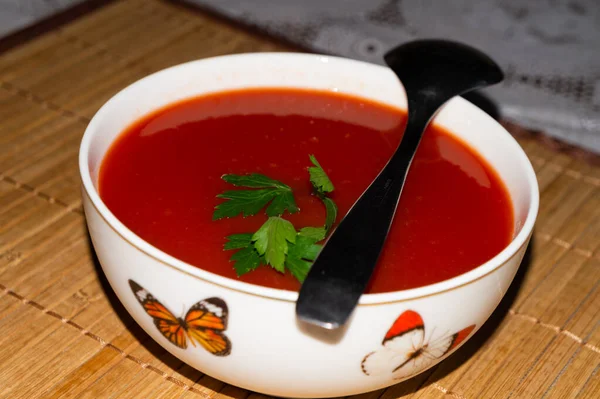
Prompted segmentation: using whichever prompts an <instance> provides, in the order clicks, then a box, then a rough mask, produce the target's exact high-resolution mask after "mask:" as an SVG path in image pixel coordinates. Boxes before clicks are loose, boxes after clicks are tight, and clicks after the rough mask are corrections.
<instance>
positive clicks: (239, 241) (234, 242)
mask: <svg viewBox="0 0 600 399" xmlns="http://www.w3.org/2000/svg"><path fill="white" fill-rule="evenodd" d="M226 238H227V242H226V243H225V246H224V247H223V248H224V249H226V250H227V249H240V248H246V247H249V246H250V244H252V233H243V234H232V235H230V236H227V237H226Z"/></svg>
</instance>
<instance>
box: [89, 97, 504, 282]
mask: <svg viewBox="0 0 600 399" xmlns="http://www.w3.org/2000/svg"><path fill="white" fill-rule="evenodd" d="M404 125H405V114H404V113H403V112H401V111H399V110H397V109H394V108H391V107H388V106H385V105H382V104H378V103H374V102H370V101H366V100H364V99H360V98H355V97H350V96H346V95H341V94H338V93H334V92H322V91H304V90H294V89H283V88H282V89H252V90H239V91H229V92H220V93H215V94H210V95H206V96H202V97H198V98H194V99H189V100H186V101H183V102H179V103H176V104H172V105H170V106H168V107H166V108H164V109H161V110H159V111H157V112H155V113H153V114H151V115H148V116H146V117H144V118H142V119H141V120H139V121H138V122H136V123H135V124H133V125H132V126H130V127H129V128H128V129H127V130H126V131H124V132H123V133H122V134H121V135H120V136H119V138H118V139H117V140H116V141H115V142H114V143H113V145H112V146H111V148H110V149H109V151H108V153H107V155H106V156H105V158H104V160H103V163H102V166H101V170H100V177H99V191H100V196H101V198H102V200H103V201H104V202H105V203H106V205H107V206H108V208H109V209H110V211H111V212H112V213H113V214H114V215H115V216H116V217H117V218H118V219H119V220H120V221H121V222H122V223H123V224H124V225H125V226H127V227H128V228H129V229H130V230H132V231H133V232H134V233H135V234H137V235H138V236H140V237H141V238H142V239H144V240H146V241H147V242H149V243H150V244H152V245H154V246H155V247H157V248H159V249H161V250H163V251H164V252H166V253H168V254H170V255H172V256H174V257H176V258H178V259H181V260H182V261H185V262H187V263H190V264H192V265H195V266H197V267H199V268H202V269H204V270H206V271H209V272H213V273H216V274H219V275H221V276H225V277H229V278H232V279H239V280H241V281H245V282H248V283H252V284H258V285H262V286H267V287H273V288H279V289H285V290H298V289H299V287H300V283H299V282H298V281H297V280H296V279H295V278H294V277H293V276H292V275H291V274H290V273H289V272H286V273H280V272H277V271H276V270H274V269H273V268H271V267H270V266H260V267H258V268H257V269H256V270H254V271H252V272H249V273H247V274H244V275H242V276H241V277H238V276H237V275H236V272H235V270H234V268H233V263H232V262H231V261H230V257H231V255H232V251H225V250H224V249H223V245H224V243H225V241H226V240H225V237H226V236H229V235H231V234H236V233H248V232H255V231H256V230H257V229H258V228H259V227H260V226H261V225H262V224H263V223H264V222H265V221H266V219H267V216H266V215H265V213H264V212H260V213H259V214H257V215H256V216H251V217H245V218H244V217H241V216H239V217H232V218H228V219H227V218H226V219H220V220H216V221H213V220H212V215H213V211H214V208H215V206H216V205H218V204H219V203H221V202H222V200H220V199H218V198H217V195H218V194H220V193H222V192H224V191H226V190H231V189H235V188H234V187H232V186H231V185H229V184H227V183H226V182H224V181H223V180H222V179H221V177H222V176H223V175H224V174H229V173H233V174H239V175H242V174H249V173H261V174H264V175H266V176H268V177H270V178H273V179H277V180H280V181H281V182H283V183H285V184H287V185H288V186H290V187H291V188H292V189H293V194H294V197H295V199H296V203H297V204H298V207H299V208H300V212H298V213H295V214H292V215H290V214H288V213H285V214H283V216H282V217H283V218H285V219H287V220H289V221H291V222H292V223H293V224H294V226H295V227H296V228H297V229H298V230H299V229H300V228H301V227H304V226H320V225H323V223H324V220H325V207H324V206H323V203H322V202H321V201H320V200H319V198H317V197H316V196H315V195H314V194H313V190H312V187H311V185H310V182H309V179H308V172H307V167H308V166H310V162H309V158H308V157H309V154H314V155H315V156H316V158H317V159H318V161H319V163H320V164H321V166H322V167H323V169H324V170H325V171H326V173H327V174H328V175H329V177H330V179H331V181H332V182H333V184H334V186H335V190H334V192H333V193H331V197H332V198H333V199H334V200H335V202H336V203H337V205H338V207H339V217H338V221H339V220H340V218H341V217H342V216H343V215H344V214H345V213H346V212H347V211H348V209H349V208H350V207H351V206H352V204H353V203H354V202H355V201H356V199H357V198H358V197H359V196H360V195H361V193H362V192H363V191H364V190H365V189H366V188H367V186H368V185H369V184H370V182H371V181H372V180H373V179H374V178H375V177H376V176H377V174H378V173H379V171H380V170H381V169H382V168H383V167H384V166H385V164H386V163H387V161H388V160H389V158H390V157H391V155H392V153H393V152H394V150H395V149H396V147H397V146H398V144H399V142H400V139H401V137H402V132H403V130H404ZM481 134H485V132H481ZM513 231H514V218H513V209H512V205H511V201H510V197H509V194H508V192H507V190H506V188H505V186H504V184H503V182H502V181H501V180H500V178H499V176H498V175H497V173H496V172H495V171H494V170H493V169H492V168H491V167H490V166H489V165H488V164H487V162H486V161H485V160H484V159H482V158H481V156H479V155H478V154H477V153H476V152H474V151H473V150H472V149H471V148H469V147H468V146H467V145H466V144H465V143H463V142H461V141H460V140H459V139H457V138H456V137H454V136H453V135H452V134H451V133H449V132H447V131H445V130H444V129H442V128H440V127H437V126H435V125H434V126H431V127H430V128H429V129H428V130H427V132H426V133H425V135H424V137H423V140H422V142H421V144H420V147H419V150H418V152H417V154H416V157H415V159H414V162H413V164H412V166H411V169H410V171H409V174H408V177H407V181H406V184H405V187H404V191H403V193H402V197H401V199H400V203H399V205H398V211H397V213H396V216H395V220H394V223H393V225H392V228H391V230H390V234H389V237H388V240H387V242H386V244H385V247H384V250H383V253H382V255H381V257H380V260H379V263H378V265H377V268H376V270H375V273H374V275H373V278H372V280H371V283H370V285H369V288H368V291H367V292H369V293H380V292H390V291H397V290H403V289H408V288H414V287H419V286H424V285H427V284H432V283H436V282H439V281H442V280H446V279H449V278H452V277H455V276H457V275H459V274H462V273H465V272H467V271H469V270H471V269H473V268H475V267H477V266H479V265H481V264H482V263H484V262H486V261H487V260H489V259H491V258H492V257H493V256H495V255H496V254H498V253H499V252H500V251H501V250H502V249H504V248H505V247H506V245H507V244H508V243H509V242H510V240H511V239H512V237H513Z"/></svg>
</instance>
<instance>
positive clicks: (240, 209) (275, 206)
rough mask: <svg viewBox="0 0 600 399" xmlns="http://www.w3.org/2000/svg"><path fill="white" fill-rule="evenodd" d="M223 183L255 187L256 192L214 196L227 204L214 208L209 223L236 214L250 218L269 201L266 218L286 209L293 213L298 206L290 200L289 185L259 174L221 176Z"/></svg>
mask: <svg viewBox="0 0 600 399" xmlns="http://www.w3.org/2000/svg"><path fill="white" fill-rule="evenodd" d="M222 179H223V180H225V181H226V182H227V183H230V184H233V185H234V186H237V187H248V188H258V189H259V190H231V191H225V192H224V193H223V194H219V195H217V197H218V198H223V199H226V200H228V201H226V202H223V203H221V204H219V205H217V206H216V208H215V212H214V213H213V220H217V219H222V218H224V217H234V216H237V215H239V214H240V213H241V214H243V215H244V216H254V215H256V214H257V213H258V212H259V211H260V210H261V209H262V208H264V207H265V205H267V204H268V203H269V202H270V205H269V206H268V207H267V211H266V212H267V215H269V216H276V215H281V214H282V213H283V212H285V211H286V210H287V211H288V212H290V213H296V212H298V211H299V210H300V209H298V205H296V201H295V200H294V195H293V194H292V189H291V188H290V186H288V185H285V184H283V183H282V182H280V181H277V180H274V179H271V178H269V177H267V176H265V175H261V174H259V173H253V174H251V175H247V176H239V175H225V176H223V177H222Z"/></svg>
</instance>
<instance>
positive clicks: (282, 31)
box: [185, 0, 600, 153]
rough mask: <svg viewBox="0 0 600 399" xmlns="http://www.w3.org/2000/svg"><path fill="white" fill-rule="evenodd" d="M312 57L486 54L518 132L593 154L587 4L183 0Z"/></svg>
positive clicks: (594, 23)
mask: <svg viewBox="0 0 600 399" xmlns="http://www.w3.org/2000/svg"><path fill="white" fill-rule="evenodd" d="M185 1H186V2H188V3H193V4H196V5H200V6H202V7H204V8H208V9H211V10H213V11H215V12H217V13H220V14H222V15H224V16H226V17H229V18H231V19H233V20H236V21H239V22H242V23H245V24H248V25H252V26H255V27H257V28H260V29H262V30H264V31H266V32H267V33H270V34H273V35H276V36H279V37H282V38H284V39H286V40H288V41H290V42H292V43H297V44H298V45H301V46H303V47H305V48H308V49H311V50H312V51H315V52H319V53H324V54H332V55H340V56H344V57H348V58H354V59H359V60H364V61H368V62H373V63H378V64H382V63H383V60H382V55H383V54H384V53H385V52H386V51H387V50H388V49H390V48H391V47H393V46H395V45H398V44H400V43H403V42H406V41H409V40H413V39H418V38H446V39H452V40H457V41H461V42H464V43H467V44H470V45H472V46H474V47H476V48H479V49H481V50H483V51H484V52H486V53H488V54H490V55H491V56H492V57H493V58H494V59H495V60H496V61H497V62H498V63H499V64H500V65H501V66H502V68H503V69H504V71H505V73H506V79H505V81H504V82H503V83H502V84H501V85H498V86H496V87H492V88H490V89H486V90H485V92H484V93H485V94H486V95H488V96H489V97H491V98H492V100H493V101H494V102H495V103H496V104H497V105H498V107H499V111H500V114H501V115H502V116H503V117H504V118H505V119H507V120H509V121H512V122H515V123H518V124H520V125H521V126H523V127H526V128H530V129H535V130H541V131H543V132H544V133H545V134H548V135H550V136H553V137H555V138H558V139H560V140H563V141H565V142H567V143H570V144H574V145H577V146H580V147H583V148H585V149H588V150H591V151H594V152H597V153H600V7H598V4H597V0H572V1H559V0H528V1H520V0H508V1H506V0H478V1H471V0H444V1H436V0H413V1H407V0H302V1H298V0H246V1H239V0H185Z"/></svg>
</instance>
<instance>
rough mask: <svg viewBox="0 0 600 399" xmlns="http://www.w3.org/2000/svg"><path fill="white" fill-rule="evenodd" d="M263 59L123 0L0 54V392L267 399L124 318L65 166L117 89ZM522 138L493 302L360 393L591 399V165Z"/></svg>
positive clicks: (72, 169)
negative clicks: (429, 364)
mask: <svg viewBox="0 0 600 399" xmlns="http://www.w3.org/2000/svg"><path fill="white" fill-rule="evenodd" d="M274 50H286V49H285V48H284V47H282V46H281V45H278V44H274V43H273V42H271V41H269V40H268V39H266V38H264V37H260V36H256V35H252V34H250V33H248V32H246V31H243V30H240V29H237V28H235V27H233V26H232V25H229V24H227V23H225V22H222V21H220V20H216V19H214V18H212V17H209V16H207V15H203V14H201V13H197V12H193V11H191V10H189V9H187V8H182V7H180V6H177V5H175V4H173V3H170V2H164V1H159V0H123V1H118V2H113V3H111V4H109V5H107V6H105V7H102V8H100V9H98V10H96V11H94V12H93V13H90V14H88V15H86V16H83V17H81V18H78V19H77V20H75V21H74V22H71V23H69V24H67V25H64V26H61V27H60V28H57V29H55V30H52V31H50V32H48V33H46V34H44V35H42V36H40V37H39V38H37V39H35V40H33V41H30V42H28V43H26V44H23V45H20V46H18V47H16V48H13V49H12V50H10V51H8V52H6V53H4V54H2V55H0V104H1V105H0V397H1V398H33V397H44V398H53V397H61V398H62V397H95V398H97V397H109V396H110V397H119V398H128V397H136V398H145V397H161V398H162V397H165V398H175V397H190V398H191V397H209V396H210V397H215V398H248V397H250V398H261V397H263V396H262V395H258V394H254V393H251V392H247V391H244V390H242V389H239V388H235V387H232V386H228V385H226V384H224V383H222V382H220V381H217V380H215V379H212V378H210V377H208V376H205V375H203V374H202V373H200V372H199V371H196V370H194V369H192V368H190V367H189V366H186V365H185V364H182V363H181V362H180V361H178V360H177V359H175V358H174V357H173V356H171V355H170V354H168V353H166V352H165V351H164V350H163V349H161V348H160V347H159V346H158V345H156V344H155V343H154V342H153V341H152V340H151V339H150V338H149V337H148V336H147V335H146V334H145V333H144V332H143V331H141V330H140V328H139V327H137V325H136V324H135V322H133V320H132V319H131V318H130V317H129V316H128V315H127V314H126V312H125V311H124V310H123V308H122V307H121V305H120V304H119V302H118V300H117V299H116V298H115V296H114V294H113V293H112V291H111V289H110V287H109V286H108V284H107V283H106V280H105V279H104V277H103V275H102V273H101V271H100V270H99V268H98V265H97V262H96V261H95V257H94V254H93V251H92V250H91V247H90V242H89V239H88V236H87V232H86V228H85V221H84V217H83V214H82V209H81V200H80V193H79V178H78V172H77V165H76V159H77V150H78V144H79V141H80V139H81V135H82V133H83V131H84V128H85V127H86V124H87V123H88V122H89V120H90V117H91V116H92V115H93V114H94V112H95V111H96V110H97V109H98V107H99V106H100V105H101V104H102V103H103V102H105V101H106V100H107V99H108V98H109V97H110V96H112V95H113V94H114V93H115V92H117V91H118V90H120V89H121V88H123V87H124V86H126V85H128V84H129V83H131V82H133V81H135V80H137V79H139V78H141V77H142V76H144V75H147V74H149V73H151V72H154V71H156V70H159V69H162V68H164V67H167V66H170V65H173V64H177V63H181V62H183V61H188V60H192V59H197V58H203V57H208V56H214V55H218V54H225V53H239V52H250V51H274ZM518 137H519V141H520V143H521V145H522V146H523V147H524V148H525V150H526V151H527V153H528V155H529V156H530V158H531V160H532V162H533V164H534V165H535V168H536V171H537V173H538V178H539V183H540V187H541V192H542V203H541V210H540V216H539V221H538V223H537V228H536V232H535V235H534V240H533V244H532V246H531V250H530V251H529V253H528V256H527V259H526V261H525V263H524V265H523V266H522V268H521V269H520V272H519V274H518V276H517V278H516V280H515V282H514V284H513V286H512V287H511V290H510V291H509V292H508V294H507V296H506V298H505V300H504V301H503V302H502V304H501V305H500V307H499V308H498V310H497V311H496V312H495V313H494V315H493V316H492V318H491V319H490V321H489V322H488V323H486V325H484V327H483V329H482V330H481V331H480V332H479V333H478V334H477V335H476V336H475V337H474V338H473V339H472V340H471V341H469V342H468V343H467V344H466V345H465V346H464V347H463V348H461V350H459V351H458V352H457V353H456V354H455V355H453V356H451V357H450V358H449V359H448V360H446V361H444V362H443V363H442V364H440V365H439V366H437V367H435V368H433V369H431V370H429V371H428V372H425V373H423V374H421V375H419V376H417V377H415V378H414V379H412V380H410V381H408V382H405V383H401V384H399V385H396V386H393V387H391V388H388V389H386V390H381V391H377V392H372V393H369V394H365V395H361V396H358V397H357V398H361V399H368V398H373V399H375V398H388V399H389V398H400V397H411V398H430V397H431V398H436V397H439V398H441V397H446V396H447V397H454V398H467V399H471V398H491V397H494V398H503V397H511V396H512V397H515V398H517V397H522V398H538V397H553V398H570V397H578V398H592V397H599V396H600V372H599V371H600V327H599V324H600V322H599V320H600V317H599V316H600V289H598V285H599V281H600V256H599V254H598V247H599V246H600V168H599V167H597V166H594V164H593V163H590V162H588V161H584V160H582V159H580V158H578V157H576V156H574V155H572V154H570V153H564V152H559V151H556V150H555V149H553V148H551V147H548V146H546V145H544V144H543V143H541V142H540V140H539V139H538V138H536V137H535V136H532V135H529V134H524V135H519V136H518ZM544 395H545V396H544Z"/></svg>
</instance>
